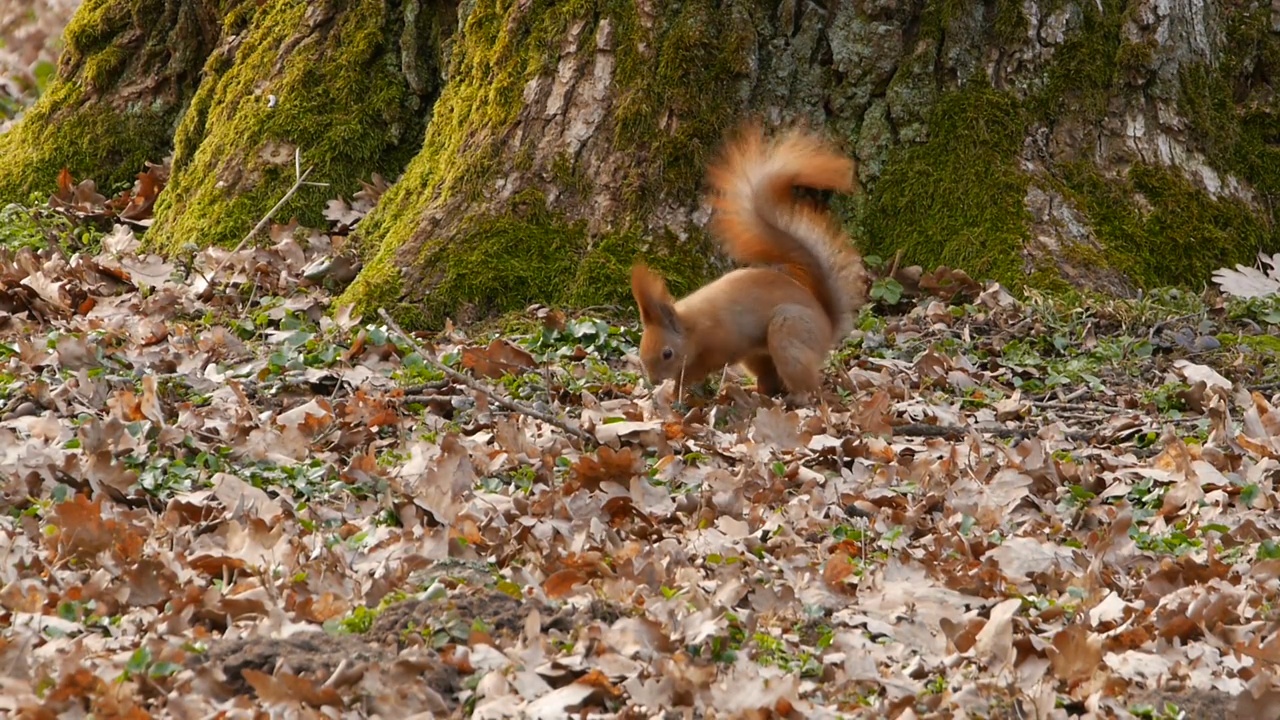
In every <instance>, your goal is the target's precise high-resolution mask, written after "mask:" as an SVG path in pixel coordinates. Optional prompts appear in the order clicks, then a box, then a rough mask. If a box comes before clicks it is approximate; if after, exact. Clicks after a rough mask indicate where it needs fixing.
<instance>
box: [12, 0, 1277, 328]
mask: <svg viewBox="0 0 1280 720" xmlns="http://www.w3.org/2000/svg"><path fill="white" fill-rule="evenodd" d="M141 18H148V20H149V22H148V23H146V24H144V23H142V22H141ZM152 18H158V19H160V22H159V23H158V24H155V23H151V22H150V19H152ZM144 27H145V28H152V29H150V30H143V29H142V28H144ZM155 28H162V29H155ZM68 41H69V42H68V45H69V50H68V53H67V56H66V58H64V61H63V68H62V74H61V75H60V80H59V81H58V83H57V84H56V85H55V87H54V89H53V91H51V92H50V94H49V96H48V97H46V98H45V99H44V100H42V101H41V104H40V106H39V107H38V108H36V109H35V110H33V111H32V112H31V113H30V114H29V115H28V117H27V118H26V120H24V122H23V123H22V124H21V125H20V126H19V127H18V129H16V130H14V131H13V132H10V133H9V134H7V135H5V136H0V199H15V198H16V199H21V197H22V196H23V194H24V193H27V192H29V191H32V190H42V191H43V190H47V189H51V188H52V186H53V183H54V180H55V177H56V172H57V169H58V168H59V167H61V166H62V165H67V166H69V167H71V169H72V171H73V173H75V174H76V175H77V177H82V176H86V175H92V176H94V177H98V178H107V179H108V180H109V181H110V182H121V181H127V180H128V179H129V177H131V176H132V174H133V173H134V172H136V171H137V170H139V169H141V167H140V166H141V161H142V160H143V159H156V157H157V156H158V155H160V154H162V153H163V152H165V151H167V150H168V149H170V148H172V150H173V154H174V172H173V176H172V180H171V183H170V185H169V187H168V188H167V189H166V190H165V191H164V193H163V194H162V195H161V198H160V201H159V203H158V204H157V218H156V223H155V226H154V227H153V228H152V229H151V230H150V232H149V233H148V236H147V239H148V242H149V243H150V244H151V245H152V246H153V247H158V248H164V249H170V250H172V249H175V248H177V247H179V246H180V245H182V244H184V243H187V242H192V243H194V244H196V245H204V244H208V243H211V242H218V243H230V242H234V241H235V240H236V239H238V238H239V237H241V236H242V234H243V233H244V232H245V231H246V230H248V228H249V227H251V226H252V224H253V222H254V221H255V220H256V219H257V218H258V217H259V216H260V215H261V214H262V213H264V212H265V211H266V210H267V209H268V208H269V207H270V206H271V204H272V203H274V201H275V200H276V199H277V198H278V197H280V196H281V195H282V194H283V193H284V192H285V190H286V189H287V188H288V187H289V185H290V184H291V182H292V181H293V173H294V171H293V167H292V158H293V150H294V149H297V150H299V151H300V152H301V154H302V157H303V163H304V165H315V166H316V168H317V169H316V173H315V174H314V175H313V176H312V178H311V179H313V180H317V181H320V182H326V183H329V186H328V187H327V188H323V189H320V188H306V189H304V191H302V192H300V193H298V194H297V195H296V196H295V197H294V199H293V201H292V202H291V204H290V205H289V207H287V208H285V210H284V212H283V213H282V216H289V215H293V216H296V217H298V218H299V219H301V220H302V221H303V222H305V223H308V224H320V223H322V222H323V218H322V210H323V206H324V203H325V201H326V200H327V199H329V198H331V197H333V196H335V195H342V194H346V193H349V192H350V191H351V190H353V189H354V187H355V183H356V182H357V180H359V179H361V178H367V177H369V176H371V175H372V174H373V173H374V172H380V173H382V174H383V175H385V176H392V175H395V174H397V173H398V171H399V170H400V169H401V168H403V169H404V173H403V176H402V177H401V178H400V180H399V181H398V182H397V183H396V185H395V186H394V187H393V189H392V190H391V191H390V192H389V193H387V194H386V195H385V196H384V197H383V199H382V202H381V203H380V205H379V206H378V207H377V208H376V210H375V211H374V213H373V214H372V215H370V216H369V217H368V218H366V219H365V221H364V222H363V223H362V225H361V226H360V228H359V241H360V247H361V249H362V251H363V253H364V256H365V259H366V266H365V268H364V270H363V272H362V273H361V275H360V277H359V278H358V279H357V281H356V283H355V285H353V287H351V288H350V289H349V290H348V293H347V295H346V299H348V300H354V301H356V302H357V303H359V304H360V305H361V306H362V307H363V309H365V310H369V309H372V308H373V307H375V306H390V307H393V308H396V310H397V314H399V315H400V316H401V317H402V318H403V319H405V320H406V321H408V322H410V323H411V324H413V325H417V326H428V325H433V324H436V323H438V322H439V321H440V320H441V319H442V318H443V317H445V316H446V315H450V316H454V317H463V318H465V317H468V316H472V315H476V314H483V313H488V312H493V311H499V310H506V309H512V308H519V307H522V306H524V305H526V304H528V303H531V302H551V303H566V304H576V305H588V304H601V303H612V304H619V305H623V306H629V305H630V301H629V297H628V293H627V289H626V268H627V266H628V265H629V264H630V263H631V262H632V260H633V259H634V258H635V257H636V256H645V257H647V259H648V260H649V261H650V262H651V263H653V264H655V265H657V266H658V267H660V268H661V269H662V270H663V272H664V274H666V275H668V276H669V277H671V278H672V280H673V283H672V284H673V285H674V288H675V289H676V290H677V291H683V290H687V289H689V288H690V287H692V286H693V285H694V284H696V283H697V282H699V281H701V280H702V279H704V278H705V277H706V276H707V275H708V274H709V273H711V272H713V271H714V270H715V269H717V268H718V267H719V266H720V265H721V263H720V262H719V261H718V260H717V255H716V254H715V253H714V252H712V249H711V247H710V245H709V244H708V242H707V240H706V238H705V237H704V236H703V234H702V230H701V228H702V226H703V221H704V220H705V213H704V208H703V207H702V206H701V204H700V202H699V197H698V196H699V190H700V187H701V180H702V169H703V166H704V163H705V161H706V159H707V158H708V156H709V155H710V153H711V152H713V151H714V149H715V147H716V145H717V144H718V143H719V141H720V139H721V137H722V136H723V133H724V131H725V130H726V129H727V128H728V127H729V126H731V125H733V124H735V123H737V122H738V121H739V120H740V119H741V118H742V117H743V116H744V115H746V114H756V115H763V116H764V117H765V118H766V119H767V120H769V121H771V122H776V121H789V120H793V119H797V118H802V119H806V120H808V121H810V122H814V123H821V124H824V125H826V126H827V127H829V128H830V129H831V130H832V131H833V132H834V133H835V135H836V136H837V137H838V139H839V140H840V141H841V142H842V143H843V144H844V145H845V146H846V147H847V148H848V149H849V150H850V151H851V152H853V153H854V154H855V155H856V156H857V158H858V160H859V162H860V169H859V172H860V174H861V179H862V181H863V186H864V187H865V188H866V191H867V192H866V195H865V196H861V197H857V198H854V199H851V200H842V201H840V203H839V204H838V208H839V209H840V211H841V212H842V213H844V215H845V217H846V218H847V220H848V222H849V225H850V227H851V229H853V230H854V235H855V237H856V238H857V241H858V242H859V244H860V246H861V247H862V248H863V249H864V250H865V251H867V252H870V253H876V254H880V255H889V254H891V253H893V252H896V251H898V250H902V251H903V252H904V255H905V260H906V261H908V262H918V263H921V264H925V265H933V264H937V263H946V264H950V265H954V266H959V267H962V268H965V269H967V270H969V271H970V272H972V273H973V274H975V275H978V276H982V277H988V278H995V279H999V280H1003V281H1006V282H1009V283H1011V284H1018V283H1020V282H1023V281H1026V280H1027V279H1028V278H1030V279H1031V280H1032V281H1033V282H1037V283H1041V284H1048V283H1057V282H1060V281H1061V280H1063V279H1065V280H1066V281H1068V282H1070V283H1072V284H1075V285H1079V286H1085V287H1093V288H1101V289H1107V290H1112V291H1117V292H1128V291H1132V290H1133V289H1135V288H1137V287H1141V286H1147V285H1152V284H1163V283H1183V284H1190V285H1195V284H1198V283H1201V282H1203V281H1204V280H1205V279H1207V277H1208V275H1209V273H1210V272H1211V271H1212V270H1213V269H1214V268H1215V267H1218V266H1220V265H1223V264H1231V263H1234V262H1249V261H1250V260H1251V259H1252V257H1253V255H1254V253H1255V252H1256V251H1258V250H1267V251H1275V250H1280V231H1278V230H1277V225H1276V222H1275V221H1276V216H1275V209H1274V208H1275V207H1276V200H1277V199H1280V100H1278V99H1277V98H1278V97H1280V96H1278V95H1277V93H1276V92H1275V80H1276V78H1277V77H1278V76H1280V8H1278V7H1276V6H1275V4H1274V3H1273V2H1272V1H1271V0H1229V1H1227V2H1220V3H1209V2H1206V1H1205V0H1017V1H1014V0H930V1H928V2H925V0H914V1H911V0H908V1H907V2H888V1H886V0H854V1H852V2H838V3H813V2H807V1H806V0H683V1H682V2H678V3H655V2H652V1H651V0H645V1H642V2H633V1H631V0H557V1H555V2H552V1H551V0H462V4H461V6H457V5H455V4H452V3H451V2H448V1H445V2H434V3H424V2H421V1H420V0H419V2H385V1H383V2H375V1H373V0H327V1H325V2H317V3H309V2H301V1H296V0H295V1H287V2H271V3H258V2H248V1H247V0H246V1H245V2H223V3H216V4H215V3H210V4H209V5H208V7H205V6H204V5H201V4H199V3H194V2H185V3H184V2H176V1H172V2H167V3H166V2H162V1H161V0H114V1H113V0H90V1H89V2H87V3H86V5H85V6H84V8H83V9H82V11H81V14H80V15H79V16H78V17H77V18H76V21H75V23H74V27H73V29H72V30H70V31H69V32H68ZM117 75H119V78H117ZM120 78H124V79H120ZM437 96H438V100H437ZM428 121H429V124H428ZM86 127H87V128H89V131H86V130H85V128H86ZM281 219H283V217H282V218H281Z"/></svg>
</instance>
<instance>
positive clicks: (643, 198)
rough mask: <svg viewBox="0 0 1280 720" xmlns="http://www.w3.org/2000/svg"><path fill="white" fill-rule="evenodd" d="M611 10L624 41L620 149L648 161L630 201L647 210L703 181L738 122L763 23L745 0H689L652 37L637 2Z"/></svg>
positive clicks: (632, 181)
mask: <svg viewBox="0 0 1280 720" xmlns="http://www.w3.org/2000/svg"><path fill="white" fill-rule="evenodd" d="M606 12H607V14H608V16H609V17H610V19H611V20H612V21H613V23H614V25H615V27H616V32H617V44H618V50H617V73H616V78H615V81H616V86H617V100H616V102H617V105H616V109H615V113H614V115H615V121H616V133H615V138H614V147H615V148H616V149H617V150H618V151H619V152H622V153H627V154H630V155H634V156H636V157H639V158H641V159H640V161H638V162H636V163H634V164H633V165H632V166H631V170H632V172H631V175H630V177H628V178H627V181H626V182H627V184H628V186H629V189H630V190H629V192H628V193H627V196H626V199H627V200H628V201H629V202H630V203H631V204H632V205H633V208H634V209H635V210H637V211H641V212H643V211H645V210H647V209H649V208H650V207H652V206H653V205H654V204H656V201H657V200H659V199H661V198H663V197H665V196H667V195H668V194H669V193H671V192H672V191H673V190H674V191H675V192H676V193H679V194H684V195H691V194H692V193H693V192H695V191H696V190H697V189H698V187H699V186H700V183H701V182H702V176H703V173H704V172H705V170H706V164H707V162H708V160H709V159H710V157H711V154H712V153H713V152H714V151H715V150H716V148H717V147H718V146H719V144H720V143H721V142H722V141H723V139H724V134H725V131H726V130H728V128H729V127H730V126H731V125H733V124H734V123H735V122H737V120H738V111H739V108H740V107H741V101H742V99H743V97H742V96H741V95H740V93H739V90H740V89H739V88H738V83H739V82H740V81H741V80H742V79H743V78H745V77H746V76H747V74H748V73H749V72H750V63H751V61H752V58H753V56H754V53H755V47H756V42H757V38H756V34H755V32H756V31H755V23H754V21H753V19H752V18H751V16H750V15H749V14H748V13H747V11H746V10H745V9H744V6H743V5H742V4H739V3H731V4H727V5H725V6H720V5H718V4H714V3H710V2H685V3H681V4H679V5H676V6H670V7H668V8H666V9H664V11H663V12H662V13H660V14H659V22H662V23H664V27H660V28H658V29H657V32H656V37H650V36H649V32H648V31H646V30H644V29H642V25H641V20H640V17H639V15H638V11H637V8H636V4H635V3H633V2H630V1H629V0H622V1H617V0H615V1H613V2H609V3H608V4H607V6H606ZM655 53H656V54H655Z"/></svg>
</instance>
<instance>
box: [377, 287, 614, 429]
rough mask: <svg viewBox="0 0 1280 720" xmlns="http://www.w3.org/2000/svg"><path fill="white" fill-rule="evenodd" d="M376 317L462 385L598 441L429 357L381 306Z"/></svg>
mask: <svg viewBox="0 0 1280 720" xmlns="http://www.w3.org/2000/svg"><path fill="white" fill-rule="evenodd" d="M378 317H380V318H382V321H383V322H385V323H386V324H387V327H388V328H390V329H391V330H392V332H394V333H395V334H397V335H399V336H400V337H402V338H404V339H405V341H406V342H408V343H409V344H410V345H412V346H413V349H414V350H416V351H417V352H418V354H419V355H421V356H422V359H423V361H424V362H426V363H427V364H429V365H431V366H432V367H434V368H435V369H437V370H439V371H440V372H442V373H444V374H445V375H448V376H449V377H450V378H452V379H454V380H456V381H458V382H460V383H462V384H463V385H466V386H467V387H469V388H471V389H472V390H475V391H476V392H478V393H483V394H484V395H486V396H488V397H489V398H490V399H492V400H493V401H494V402H496V403H498V404H499V405H501V406H502V407H504V408H506V409H508V410H510V411H512V412H517V413H520V414H521V415H527V416H529V417H531V418H533V419H535V420H541V421H542V422H544V423H547V424H549V425H554V426H556V427H558V428H560V429H561V430H563V431H565V432H567V433H569V434H570V435H572V436H574V437H576V438H578V439H579V440H581V441H583V442H599V441H598V440H596V439H595V438H594V437H592V436H591V434H590V433H588V432H587V431H585V430H583V429H581V428H576V427H573V426H572V425H569V424H568V423H566V422H564V421H563V420H558V419H556V418H554V417H552V416H550V415H548V414H546V413H543V412H538V411H537V410H534V409H533V408H531V407H529V406H528V405H525V404H524V403H522V402H519V401H516V400H512V399H510V398H507V397H503V396H502V395H499V394H498V393H497V392H496V391H494V390H493V389H492V388H488V387H485V386H484V385H481V384H480V383H478V382H476V381H475V380H472V379H471V378H469V377H467V376H466V375H463V374H462V373H460V372H458V371H457V370H454V369H453V368H451V367H449V366H448V365H445V364H444V363H441V362H439V361H437V360H436V359H435V358H433V357H431V354H430V353H428V352H427V351H426V350H424V349H423V348H422V346H421V345H419V344H418V342H417V341H416V340H414V339H413V338H412V337H410V336H409V334H408V333H406V332H405V331H404V330H401V329H400V326H399V325H397V324H396V321H395V320H392V319H391V316H390V315H388V314H387V311H386V310H383V309H382V308H378Z"/></svg>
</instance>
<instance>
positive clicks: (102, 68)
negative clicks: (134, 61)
mask: <svg viewBox="0 0 1280 720" xmlns="http://www.w3.org/2000/svg"><path fill="white" fill-rule="evenodd" d="M128 61H129V52H128V51H127V50H125V49H124V48H120V47H109V48H104V49H103V50H101V51H99V52H97V53H95V54H94V55H93V56H91V57H89V58H88V59H86V60H85V63H84V80H85V82H86V83H87V84H88V86H89V89H90V90H93V91H94V92H101V91H102V90H104V89H106V88H107V87H109V86H110V85H111V83H113V82H115V79H116V77H118V76H119V75H120V72H121V71H122V70H123V69H124V66H125V64H126V63H127V62H128Z"/></svg>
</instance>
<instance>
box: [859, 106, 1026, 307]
mask: <svg viewBox="0 0 1280 720" xmlns="http://www.w3.org/2000/svg"><path fill="white" fill-rule="evenodd" d="M1023 128H1024V120H1023V115H1022V113H1021V111H1020V109H1019V106H1018V103H1017V101H1016V100H1015V99H1014V98H1013V97H1012V96H1011V95H1009V94H1007V93H1004V92H999V91H996V90H993V89H992V88H990V87H989V86H982V85H977V84H975V85H971V86H969V87H968V88H965V89H964V90H961V91H957V92H952V93H949V94H946V95H944V96H942V97H941V98H940V99H939V101H938V103H937V104H936V106H935V107H934V110H933V112H932V113H931V114H930V117H929V134H930V139H929V141H928V142H926V143H923V144H919V145H912V146H900V147H898V148H896V149H895V150H893V151H892V152H891V153H890V155H889V159H888V162H887V163H886V165H885V169H884V173H883V175H882V176H881V177H880V180H879V182H878V183H877V184H876V187H875V192H874V194H873V195H872V196H871V197H870V198H869V199H868V201H867V205H866V211H865V215H864V218H863V228H864V231H865V234H866V240H865V250H866V251H867V252H869V253H874V254H879V255H883V256H886V257H888V256H892V255H893V253H894V252H896V251H897V250H899V249H901V250H902V251H903V260H904V261H905V262H908V263H914V262H923V263H925V264H929V265H934V264H945V265H949V266H951V267H962V268H964V269H965V270H966V271H968V272H969V274H970V275H973V276H974V277H978V278H990V279H995V280H999V281H1001V282H1003V283H1005V284H1007V285H1010V286H1014V287H1016V286H1017V285H1019V284H1022V283H1023V282H1025V279H1026V273H1025V271H1024V269H1023V261H1022V249H1023V246H1024V243H1025V241H1026V239H1027V224H1028V217H1027V212H1026V210H1025V207H1024V198H1025V196H1026V190H1027V178H1026V177H1025V176H1024V175H1023V174H1022V172H1021V171H1019V169H1018V167H1017V164H1016V158H1017V154H1018V151H1019V149H1020V147H1021V142H1022V137H1023Z"/></svg>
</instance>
